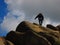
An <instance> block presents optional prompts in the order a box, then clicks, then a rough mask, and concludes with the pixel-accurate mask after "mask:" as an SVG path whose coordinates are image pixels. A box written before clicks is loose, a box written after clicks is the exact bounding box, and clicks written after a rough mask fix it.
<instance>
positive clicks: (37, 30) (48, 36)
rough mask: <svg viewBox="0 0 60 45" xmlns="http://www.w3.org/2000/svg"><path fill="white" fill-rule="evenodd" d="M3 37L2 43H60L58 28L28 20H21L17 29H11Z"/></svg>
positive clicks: (26, 44)
mask: <svg viewBox="0 0 60 45" xmlns="http://www.w3.org/2000/svg"><path fill="white" fill-rule="evenodd" d="M57 27H59V26H57ZM54 28H55V27H54ZM1 39H2V40H0V44H1V45H60V42H59V41H60V40H59V39H60V33H59V30H58V29H56V30H54V29H51V28H50V27H48V28H45V27H42V26H39V25H38V24H35V23H30V22H28V21H23V22H21V23H20V24H19V25H18V26H17V28H16V31H10V32H9V33H8V34H7V35H6V37H5V38H1ZM1 42H2V43H1ZM57 42H59V43H57Z"/></svg>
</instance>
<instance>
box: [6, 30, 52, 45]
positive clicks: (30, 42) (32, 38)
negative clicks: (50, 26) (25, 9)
mask: <svg viewBox="0 0 60 45" xmlns="http://www.w3.org/2000/svg"><path fill="white" fill-rule="evenodd" d="M6 39H7V40H9V41H11V42H13V43H14V44H15V45H51V43H50V42H49V41H48V40H47V39H46V38H44V37H43V36H41V35H38V34H37V33H35V32H32V31H27V32H26V33H22V34H20V33H19V32H14V31H11V32H9V33H8V34H7V36H6Z"/></svg>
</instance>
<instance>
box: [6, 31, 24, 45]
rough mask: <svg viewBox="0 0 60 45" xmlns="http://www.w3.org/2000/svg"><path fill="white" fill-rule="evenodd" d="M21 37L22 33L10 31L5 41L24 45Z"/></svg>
mask: <svg viewBox="0 0 60 45" xmlns="http://www.w3.org/2000/svg"><path fill="white" fill-rule="evenodd" d="M23 35H24V33H20V32H15V31H10V32H9V33H8V34H7V35H6V40H9V41H11V42H13V43H14V44H15V45H24V43H23V41H24V40H23Z"/></svg>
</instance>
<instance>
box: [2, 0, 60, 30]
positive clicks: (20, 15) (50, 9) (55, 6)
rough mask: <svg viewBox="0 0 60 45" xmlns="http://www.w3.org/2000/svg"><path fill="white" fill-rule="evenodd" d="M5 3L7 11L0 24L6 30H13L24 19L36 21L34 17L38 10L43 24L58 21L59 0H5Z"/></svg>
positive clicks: (59, 14) (54, 23)
mask: <svg viewBox="0 0 60 45" xmlns="http://www.w3.org/2000/svg"><path fill="white" fill-rule="evenodd" d="M5 3H6V4H7V9H8V10H9V12H8V13H7V16H5V17H4V21H3V23H2V24H1V26H2V27H4V28H6V29H8V31H10V30H15V28H16V26H17V25H18V23H20V22H21V21H23V20H24V19H25V20H29V21H31V22H37V21H35V20H34V17H35V16H36V15H37V14H38V13H40V12H41V13H43V16H44V17H45V21H44V24H43V25H46V24H53V25H56V24H57V23H59V22H60V20H59V19H60V0H5ZM57 14H58V15H57Z"/></svg>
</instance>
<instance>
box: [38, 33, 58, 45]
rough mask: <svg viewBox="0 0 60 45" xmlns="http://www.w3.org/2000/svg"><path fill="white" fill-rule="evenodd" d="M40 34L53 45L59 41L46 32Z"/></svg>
mask: <svg viewBox="0 0 60 45" xmlns="http://www.w3.org/2000/svg"><path fill="white" fill-rule="evenodd" d="M39 34H40V35H41V36H43V37H45V38H46V39H47V40H48V41H49V42H50V43H51V44H52V45H53V44H54V43H56V40H58V38H57V37H55V36H54V35H51V34H48V33H45V32H40V33H39Z"/></svg>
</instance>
